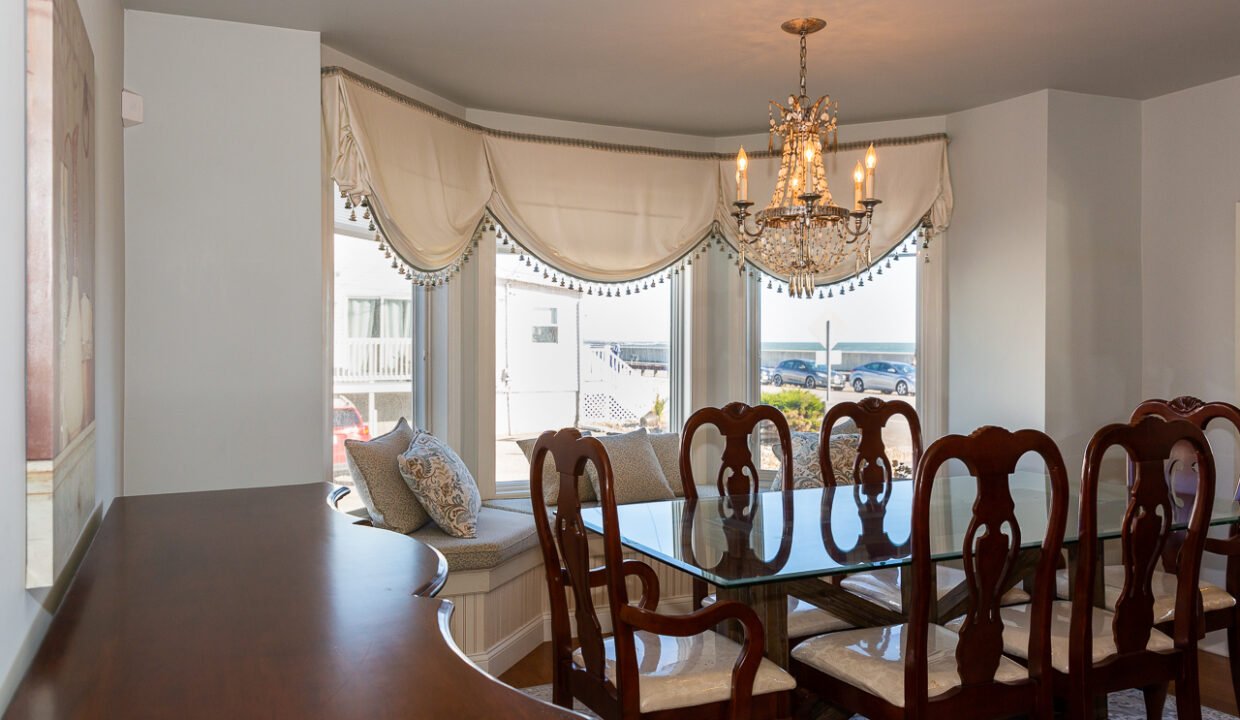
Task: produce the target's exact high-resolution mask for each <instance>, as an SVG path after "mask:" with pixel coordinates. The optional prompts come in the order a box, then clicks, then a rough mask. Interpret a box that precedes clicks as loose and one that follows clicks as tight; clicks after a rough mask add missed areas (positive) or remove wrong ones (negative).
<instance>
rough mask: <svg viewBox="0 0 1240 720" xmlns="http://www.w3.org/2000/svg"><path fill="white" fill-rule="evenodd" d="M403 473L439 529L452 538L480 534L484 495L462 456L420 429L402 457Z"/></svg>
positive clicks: (401, 472)
mask: <svg viewBox="0 0 1240 720" xmlns="http://www.w3.org/2000/svg"><path fill="white" fill-rule="evenodd" d="M400 474H401V475H403V476H404V478H405V482H406V483H407V484H408V485H409V489H410V490H412V491H413V495H414V497H416V498H417V499H418V502H420V503H422V506H423V507H425V508H426V511H427V512H428V513H430V516H431V519H432V520H434V521H435V524H436V525H438V526H439V529H440V530H443V531H444V532H446V533H448V534H449V535H451V536H452V537H458V538H474V537H477V536H478V513H479V511H481V510H482V495H480V494H479V493H478V483H476V482H474V476H473V475H471V474H470V472H469V468H467V467H465V462H464V461H462V460H461V456H460V455H457V454H456V452H455V451H454V450H453V449H452V448H450V447H448V445H447V444H446V443H444V442H443V441H442V440H440V439H439V438H437V437H435V436H434V435H431V434H430V433H428V432H423V431H421V430H419V431H417V432H416V433H414V436H413V440H412V441H411V442H410V443H409V449H408V450H406V451H405V454H403V455H401V456H400Z"/></svg>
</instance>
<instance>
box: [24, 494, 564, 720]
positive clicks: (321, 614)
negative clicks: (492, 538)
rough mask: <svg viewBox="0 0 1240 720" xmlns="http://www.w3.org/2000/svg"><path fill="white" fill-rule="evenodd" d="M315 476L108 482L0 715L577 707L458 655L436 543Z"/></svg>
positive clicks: (475, 711) (433, 714)
mask: <svg viewBox="0 0 1240 720" xmlns="http://www.w3.org/2000/svg"><path fill="white" fill-rule="evenodd" d="M329 489H330V486H329V485H328V484H326V483H314V484H309V485H292V486H284V487H266V488H255V489H246V490H223V491H215V492H197V493H179V494H171V495H146V496H137V497H123V498H118V499H117V500H116V501H115V502H114V503H113V504H112V507H111V508H110V509H109V511H108V513H107V515H106V517H105V518H104V519H103V522H102V524H101V526H100V529H99V532H98V534H97V535H96V537H95V539H94V542H93V543H92V545H91V547H90V549H89V551H88V552H87V554H86V557H85V559H84V560H83V562H82V565H81V567H80V568H79V570H78V573H77V577H76V578H75V579H74V580H73V583H72V585H71V586H70V587H69V590H68V592H67V594H66V595H65V598H64V601H63V602H62V604H61V606H60V608H59V610H58V611H57V613H56V615H55V617H54V618H53V619H52V623H51V627H50V628H49V630H48V633H47V636H46V638H45V639H44V641H43V643H42V645H41V646H40V648H39V650H38V652H37V654H36V656H35V658H34V660H33V663H32V665H31V667H30V669H29V671H28V672H27V673H26V676H25V678H24V679H23V680H22V682H21V685H20V686H19V687H18V689H17V693H16V695H15V696H14V698H13V701H12V703H11V704H10V705H9V708H8V710H7V711H6V713H5V715H4V717H5V718H39V719H40V720H44V719H47V718H298V719H299V720H302V719H306V718H428V719H430V718H445V719H446V718H489V717H504V718H518V719H524V718H544V717H546V718H568V717H580V716H577V715H575V714H573V713H570V712H568V711H565V710H563V709H560V708H557V707H554V706H552V705H548V704H546V703H542V702H540V701H537V700H534V699H532V698H530V697H528V696H527V695H525V694H523V693H521V692H520V691H518V690H514V689H512V688H510V687H508V686H507V685H504V684H502V683H500V682H499V681H497V680H495V679H493V678H491V677H490V676H488V675H486V674H485V673H483V672H481V671H480V670H478V669H477V668H476V667H474V666H473V665H472V664H471V663H470V662H469V661H468V660H467V659H466V658H465V657H464V655H462V654H461V653H460V651H459V650H458V649H457V648H456V646H455V645H453V643H452V640H451V638H450V636H449V635H448V630H447V623H448V617H449V614H450V613H451V610H452V605H451V603H449V602H447V601H442V600H436V599H434V598H433V597H429V596H431V595H433V594H434V593H436V592H438V591H439V589H440V588H441V587H442V586H443V583H444V581H445V580H446V578H447V564H446V563H445V562H444V560H443V556H441V555H440V554H439V553H438V552H437V551H435V550H434V549H433V548H430V547H429V546H427V545H425V544H423V543H421V542H418V541H417V540H414V539H413V538H409V537H405V536H402V535H398V534H396V533H392V532H388V531H385V530H377V529H375V528H370V527H364V526H360V525H354V524H353V523H352V522H350V521H349V519H348V518H347V517H345V516H344V515H342V514H341V513H338V512H336V511H334V510H332V509H330V508H329V507H328V506H327V503H326V501H325V499H326V497H327V494H328V491H329Z"/></svg>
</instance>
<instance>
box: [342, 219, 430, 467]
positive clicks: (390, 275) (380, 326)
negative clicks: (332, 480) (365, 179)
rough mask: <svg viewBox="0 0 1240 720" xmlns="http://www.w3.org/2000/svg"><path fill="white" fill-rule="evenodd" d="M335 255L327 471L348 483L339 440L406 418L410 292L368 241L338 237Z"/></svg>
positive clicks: (409, 404) (410, 349)
mask: <svg viewBox="0 0 1240 720" xmlns="http://www.w3.org/2000/svg"><path fill="white" fill-rule="evenodd" d="M339 202H341V201H339V200H338V201H337V203H338V204H339ZM344 215H345V216H346V217H347V215H348V213H347V211H346V212H345V213H344ZM337 217H340V209H339V208H337ZM334 256H335V289H334V293H335V299H334V303H335V309H334V326H335V330H334V333H335V337H334V338H333V361H332V368H333V372H332V376H333V377H332V383H333V394H332V471H333V475H335V476H336V480H337V481H338V482H345V483H348V482H351V479H350V477H349V468H348V464H347V462H346V459H345V451H344V441H345V440H346V439H350V438H353V439H358V440H368V439H370V438H371V437H373V436H377V435H381V434H383V433H385V432H387V431H389V430H391V429H392V428H393V427H395V425H396V421H397V420H398V419H400V418H401V417H405V418H410V417H412V407H413V404H412V401H413V303H412V299H413V290H412V287H411V285H410V283H409V281H408V280H405V279H403V278H402V277H401V276H400V275H398V274H397V273H396V271H395V270H393V269H392V266H391V261H390V260H385V259H384V257H383V253H381V252H379V250H378V243H376V242H375V241H374V240H373V239H362V238H358V237H354V236H352V235H343V234H337V235H336V236H335V249H334Z"/></svg>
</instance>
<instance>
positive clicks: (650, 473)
mask: <svg viewBox="0 0 1240 720" xmlns="http://www.w3.org/2000/svg"><path fill="white" fill-rule="evenodd" d="M598 441H599V442H600V443H602V444H603V449H604V450H606V451H607V459H608V460H610V461H611V472H612V475H613V478H612V479H613V481H614V483H615V487H614V488H613V489H612V493H613V494H614V495H615V498H616V504H617V505H627V504H628V503H639V502H650V501H653V500H671V499H673V498H675V497H676V494H675V493H673V492H672V486H671V485H669V484H668V482H667V477H666V476H664V475H663V469H662V468H660V467H659V458H658V457H657V456H656V455H655V454H654V446H653V445H651V444H650V438H649V437H648V436H647V434H646V428H639V429H637V430H634V431H633V432H630V433H624V434H623V435H605V436H601V437H599V438H598ZM586 475H587V476H588V477H589V478H590V484H591V485H593V486H594V495H595V497H598V498H599V499H602V497H603V493H602V490H601V488H600V487H599V478H598V470H597V469H595V467H594V463H586Z"/></svg>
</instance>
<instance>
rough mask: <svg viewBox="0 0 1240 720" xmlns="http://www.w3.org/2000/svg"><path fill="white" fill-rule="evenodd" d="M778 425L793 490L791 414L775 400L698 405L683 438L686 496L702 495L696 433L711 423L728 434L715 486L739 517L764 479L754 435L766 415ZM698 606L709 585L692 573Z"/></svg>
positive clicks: (785, 468) (786, 474)
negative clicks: (696, 471) (696, 474)
mask: <svg viewBox="0 0 1240 720" xmlns="http://www.w3.org/2000/svg"><path fill="white" fill-rule="evenodd" d="M764 420H765V421H767V422H770V423H771V424H772V425H774V426H775V432H776V435H777V436H778V438H779V447H780V457H781V458H782V459H783V463H782V465H781V467H780V472H781V473H782V474H783V485H782V487H784V488H785V489H786V492H788V493H791V492H792V433H791V431H790V430H789V429H788V418H786V417H784V414H783V413H781V412H780V411H779V410H778V409H776V408H774V407H771V406H770V405H757V406H753V407H751V406H749V405H746V404H745V403H742V402H734V403H729V404H727V405H725V406H723V407H722V408H716V407H704V408H701V409H699V410H697V411H695V412H694V413H693V414H692V415H690V416H689V419H688V420H687V421H686V422H685V427H684V431H683V432H682V433H681V441H680V477H681V480H682V484H683V485H684V488H685V500H686V501H694V500H697V499H698V490H697V479H696V478H695V477H694V475H693V437H694V435H696V434H697V432H698V430H700V429H701V428H702V427H703V426H706V425H710V426H713V427H714V428H715V429H716V430H718V431H719V434H720V435H722V436H723V440H724V447H723V454H722V456H721V458H720V463H719V472H718V474H717V475H716V476H715V487H716V489H717V490H718V493H719V496H720V497H722V498H726V499H725V500H722V501H721V504H723V505H727V506H728V507H730V508H733V510H732V511H731V514H732V515H733V516H734V517H737V516H743V515H744V514H745V513H747V512H748V511H747V510H746V509H745V507H744V506H745V505H746V504H748V503H752V498H754V497H756V496H757V494H758V493H759V492H761V491H762V479H761V476H760V475H759V474H758V466H757V464H756V463H754V458H753V452H752V450H751V449H750V448H751V447H752V445H751V441H752V440H753V434H754V432H755V430H756V429H757V427H758V424H759V423H761V422H762V421H764ZM692 585H693V607H695V608H697V607H702V603H703V602H704V601H705V600H706V599H707V594H708V593H709V588H708V587H707V585H706V582H705V581H704V580H702V579H701V578H693V583H692Z"/></svg>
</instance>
